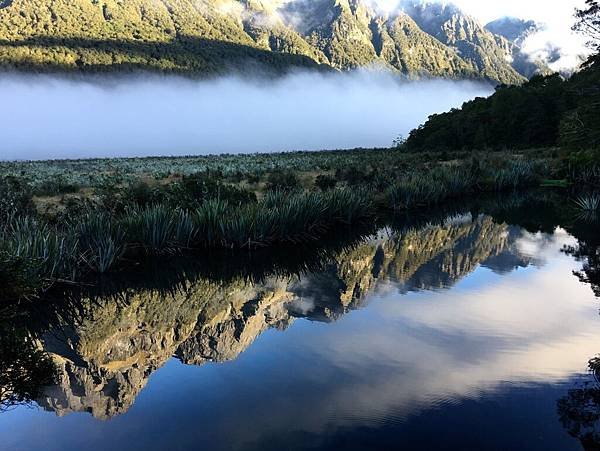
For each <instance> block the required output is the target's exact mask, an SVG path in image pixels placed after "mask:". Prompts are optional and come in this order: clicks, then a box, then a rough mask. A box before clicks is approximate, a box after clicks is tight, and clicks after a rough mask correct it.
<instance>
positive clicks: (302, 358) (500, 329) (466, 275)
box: [0, 212, 600, 450]
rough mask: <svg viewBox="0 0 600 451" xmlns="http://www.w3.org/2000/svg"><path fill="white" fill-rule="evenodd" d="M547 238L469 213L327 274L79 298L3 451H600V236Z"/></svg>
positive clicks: (563, 233)
mask: <svg viewBox="0 0 600 451" xmlns="http://www.w3.org/2000/svg"><path fill="white" fill-rule="evenodd" d="M507 223H508V224H511V225H507ZM535 224H537V223H535V222H534V225H532V224H528V225H527V229H526V228H523V227H521V226H519V225H518V224H517V223H516V222H513V223H511V222H510V221H504V220H502V219H499V218H498V217H493V216H488V215H485V214H474V213H473V212H468V213H464V214H461V215H456V214H454V215H451V216H449V217H447V218H445V219H443V220H441V221H432V222H430V223H424V224H420V225H418V226H414V227H406V228H402V229H395V228H384V229H382V230H381V231H380V232H379V233H378V234H376V235H373V236H371V237H370V238H368V239H366V240H363V241H361V242H359V243H355V244H354V245H352V246H347V247H344V248H343V249H342V250H339V251H338V252H336V253H335V254H334V255H332V256H330V257H328V260H327V261H326V262H325V263H324V264H323V265H321V268H320V269H319V270H315V269H314V268H311V269H310V270H308V271H299V272H298V273H297V274H292V275H290V274H283V275H282V274H277V273H273V274H265V275H264V276H263V277H260V278H250V279H249V278H243V277H237V278H236V277H229V278H227V280H220V281H215V280H211V279H210V278H203V277H193V278H192V277H190V278H189V280H183V281H181V280H179V281H178V282H177V283H174V284H173V286H172V287H170V288H169V289H167V290H163V289H157V288H155V287H151V286H148V287H135V288H132V287H129V288H127V289H121V290H113V292H111V293H110V294H107V295H103V296H91V295H90V296H87V297H85V296H80V297H79V298H78V300H77V302H76V303H65V305H64V306H63V307H61V309H62V310H61V309H58V310H60V311H54V313H55V317H54V318H53V319H52V320H48V319H47V318H48V317H49V316H48V314H47V313H45V314H44V315H43V317H44V318H45V320H46V323H44V321H42V323H43V324H42V325H40V324H39V322H36V323H35V324H36V325H35V326H31V329H32V330H34V331H33V332H32V333H33V334H34V335H35V336H36V337H38V341H37V342H36V343H37V346H39V347H42V348H43V349H44V350H45V351H46V352H48V353H50V355H51V356H52V358H53V360H54V362H56V365H57V368H58V378H57V383H56V384H54V385H52V386H49V387H45V388H43V389H42V390H41V392H40V393H39V396H38V397H37V398H36V400H35V402H33V403H29V404H27V405H19V406H13V407H11V408H7V409H6V411H5V412H3V413H0V436H1V437H2V445H1V447H2V448H3V449H11V450H13V449H14V450H32V449H46V450H50V449H52V450H54V449H55V450H82V449H86V450H106V449H109V450H118V449H130V450H137V449H139V450H154V449H156V450H160V449H169V450H173V449H207V450H271V449H272V450H284V449H314V450H320V449H357V450H358V449H489V450H507V449H512V450H515V449H527V450H536V449H540V450H542V449H543V450H579V449H584V448H585V449H598V446H599V445H598V444H599V443H600V441H599V439H600V420H599V419H600V386H599V385H598V384H597V382H596V379H595V377H594V373H593V371H592V370H590V368H589V365H588V362H589V361H590V359H592V358H594V357H595V356H596V355H597V354H598V353H600V317H599V315H598V309H599V303H598V298H597V297H595V295H594V289H595V290H598V285H594V280H593V279H594V269H595V268H594V267H593V266H590V265H586V263H589V262H591V263H592V265H593V262H594V261H597V259H598V257H597V256H598V251H597V248H596V247H594V246H593V243H592V244H591V245H590V241H593V238H590V237H593V236H594V233H595V231H596V230H594V227H592V231H591V232H589V229H590V228H589V227H587V226H586V229H585V230H586V231H585V232H581V231H580V228H578V227H579V226H577V224H575V223H573V222H570V221H566V222H565V221H561V220H560V219H556V220H554V221H550V222H548V221H547V220H545V222H544V224H543V226H540V227H538V226H536V225H535ZM542 230H543V231H542ZM575 235H578V236H575ZM584 248H585V249H584ZM590 248H591V249H592V251H591V252H590ZM578 249H579V250H580V254H583V255H578V257H576V256H575V255H573V252H572V251H577V250H578ZM584 250H585V252H587V255H586V254H585V252H584ZM594 252H596V254H594ZM576 255H577V254H576ZM594 255H595V257H594ZM594 259H595V260H594ZM584 266H585V269H586V270H587V272H586V271H583V272H581V271H582V268H583V267H584ZM596 271H597V268H596ZM596 274H597V273H596ZM31 321H32V323H33V320H31ZM593 367H594V365H592V369H593Z"/></svg>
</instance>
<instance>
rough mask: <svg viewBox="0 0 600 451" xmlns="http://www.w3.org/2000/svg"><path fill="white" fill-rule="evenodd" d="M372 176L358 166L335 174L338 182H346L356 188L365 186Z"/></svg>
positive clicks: (340, 170) (339, 170)
mask: <svg viewBox="0 0 600 451" xmlns="http://www.w3.org/2000/svg"><path fill="white" fill-rule="evenodd" d="M370 175H371V174H368V173H367V172H366V171H365V170H364V169H361V168H358V167H356V166H350V167H349V168H344V169H338V170H337V171H336V172H335V177H336V178H337V179H338V180H341V181H344V182H346V183H347V184H348V185H350V186H356V185H360V184H363V183H365V182H367V181H369V180H370Z"/></svg>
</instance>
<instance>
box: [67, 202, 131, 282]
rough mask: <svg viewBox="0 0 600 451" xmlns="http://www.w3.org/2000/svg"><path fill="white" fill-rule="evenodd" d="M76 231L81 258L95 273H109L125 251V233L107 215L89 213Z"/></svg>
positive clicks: (75, 227)
mask: <svg viewBox="0 0 600 451" xmlns="http://www.w3.org/2000/svg"><path fill="white" fill-rule="evenodd" d="M74 229H75V235H76V237H77V240H78V252H79V258H80V259H81V260H83V261H84V262H85V263H86V264H87V266H88V267H89V268H90V269H91V270H92V271H94V272H98V273H105V272H108V271H109V270H110V269H111V268H112V267H113V266H114V265H115V264H116V263H117V262H118V260H119V258H121V256H122V255H123V253H124V251H125V231H124V230H123V227H122V226H121V225H120V224H119V223H118V222H117V221H115V220H114V219H112V218H111V217H110V215H108V214H106V213H102V212H90V213H87V214H86V215H85V216H84V217H83V218H82V219H81V222H79V223H77V224H76V225H75V226H74Z"/></svg>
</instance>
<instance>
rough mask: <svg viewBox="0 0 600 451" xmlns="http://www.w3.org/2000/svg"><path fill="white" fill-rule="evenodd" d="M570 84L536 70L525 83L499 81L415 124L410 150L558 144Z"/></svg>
mask: <svg viewBox="0 0 600 451" xmlns="http://www.w3.org/2000/svg"><path fill="white" fill-rule="evenodd" d="M565 92H566V84H565V82H564V81H563V80H562V78H561V77H560V76H559V75H558V74H555V75H551V76H547V77H543V76H537V77H534V78H532V79H531V81H529V82H528V83H526V84H524V85H523V86H501V87H499V88H498V89H497V90H496V92H495V94H494V95H492V96H491V97H489V98H477V99H475V100H473V101H470V102H467V103H465V104H464V105H463V107H462V109H460V110H458V109H454V110H452V111H450V112H448V113H443V114H436V115H433V116H431V117H430V118H429V120H428V121H427V123H426V124H425V125H422V126H421V127H419V128H418V129H416V130H413V131H412V132H411V133H410V135H409V138H408V140H407V142H406V146H407V148H408V149H409V150H411V151H426V150H446V151H449V150H457V149H478V150H485V149H496V150H498V149H509V148H510V149H525V148H533V147H547V146H553V145H556V144H557V142H558V137H559V124H560V120H561V116H562V112H563V111H564V108H565V107H564V104H563V102H564V101H563V98H564V96H565Z"/></svg>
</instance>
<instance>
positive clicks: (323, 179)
mask: <svg viewBox="0 0 600 451" xmlns="http://www.w3.org/2000/svg"><path fill="white" fill-rule="evenodd" d="M336 185H337V180H336V179H335V178H333V177H332V176H330V175H324V174H321V175H318V176H317V178H316V179H315V186H316V187H317V188H319V189H320V190H321V191H328V190H330V189H333V188H335V186H336Z"/></svg>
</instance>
